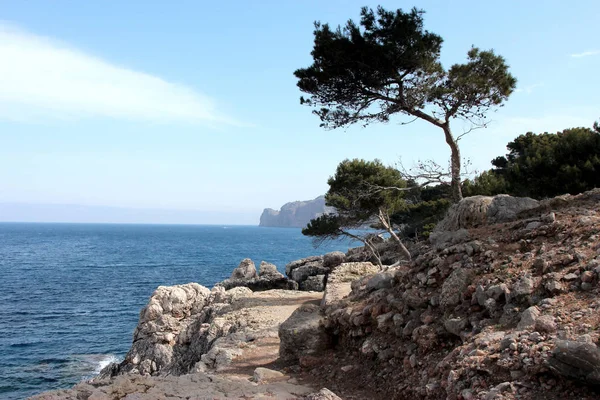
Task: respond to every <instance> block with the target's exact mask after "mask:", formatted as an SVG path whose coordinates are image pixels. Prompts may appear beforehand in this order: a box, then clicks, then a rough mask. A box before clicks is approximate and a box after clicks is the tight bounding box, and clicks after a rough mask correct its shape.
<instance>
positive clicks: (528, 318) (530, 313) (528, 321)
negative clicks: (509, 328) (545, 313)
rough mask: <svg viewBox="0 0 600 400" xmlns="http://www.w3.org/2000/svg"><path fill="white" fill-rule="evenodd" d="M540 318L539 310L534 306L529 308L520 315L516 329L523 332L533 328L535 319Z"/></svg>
mask: <svg viewBox="0 0 600 400" xmlns="http://www.w3.org/2000/svg"><path fill="white" fill-rule="evenodd" d="M539 316H540V310H539V308H537V307H536V306H533V307H529V308H528V309H527V310H525V311H523V313H522V314H521V321H519V324H518V325H517V329H519V330H524V329H529V328H533V327H534V326H535V322H536V320H537V318H538V317H539Z"/></svg>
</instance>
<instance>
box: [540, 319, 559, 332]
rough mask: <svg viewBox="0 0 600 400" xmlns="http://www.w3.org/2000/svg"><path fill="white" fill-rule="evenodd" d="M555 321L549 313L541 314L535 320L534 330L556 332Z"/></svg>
mask: <svg viewBox="0 0 600 400" xmlns="http://www.w3.org/2000/svg"><path fill="white" fill-rule="evenodd" d="M556 329H557V327H556V322H555V320H554V317H553V316H551V315H542V316H540V317H538V318H537V319H536V320H535V330H536V331H538V332H542V333H554V332H556Z"/></svg>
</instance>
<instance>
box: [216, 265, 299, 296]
mask: <svg viewBox="0 0 600 400" xmlns="http://www.w3.org/2000/svg"><path fill="white" fill-rule="evenodd" d="M216 286H220V287H223V288H224V289H225V290H230V289H233V288H236V287H246V288H248V289H250V290H252V291H253V292H260V291H265V290H271V289H284V290H298V283H296V282H295V281H293V280H291V279H288V278H286V277H285V276H284V275H283V274H282V273H281V272H279V271H278V270H277V267H276V266H275V265H273V264H271V263H268V262H265V261H261V263H260V269H259V273H258V275H257V273H256V266H255V265H254V262H253V261H252V260H251V259H249V258H245V259H243V260H242V262H241V263H240V265H239V266H238V267H237V268H236V269H234V270H233V273H232V274H231V278H229V279H225V280H224V281H222V282H219V283H217V285H216Z"/></svg>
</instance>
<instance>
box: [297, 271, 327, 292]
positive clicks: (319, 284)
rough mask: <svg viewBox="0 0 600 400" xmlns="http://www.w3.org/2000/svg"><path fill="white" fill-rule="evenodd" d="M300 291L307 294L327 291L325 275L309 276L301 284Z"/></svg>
mask: <svg viewBox="0 0 600 400" xmlns="http://www.w3.org/2000/svg"><path fill="white" fill-rule="evenodd" d="M300 290H303V291H305V292H322V291H324V290H325V275H315V276H309V277H308V278H307V279H306V280H305V281H304V282H302V283H301V284H300Z"/></svg>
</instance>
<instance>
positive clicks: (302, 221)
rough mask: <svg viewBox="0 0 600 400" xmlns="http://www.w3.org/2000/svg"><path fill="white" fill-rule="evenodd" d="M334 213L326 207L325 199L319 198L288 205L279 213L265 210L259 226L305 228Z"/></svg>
mask: <svg viewBox="0 0 600 400" xmlns="http://www.w3.org/2000/svg"><path fill="white" fill-rule="evenodd" d="M332 212H333V208H332V207H328V206H326V205H325V197H324V196H319V197H317V198H316V199H314V200H307V201H294V202H292V203H286V204H284V205H283V206H282V207H281V209H280V210H279V211H277V210H273V209H272V208H265V210H264V211H263V213H262V215H261V216H260V223H259V226H269V227H277V228H304V227H305V226H306V224H308V222H309V221H310V220H311V219H314V218H316V217H318V216H320V215H322V214H328V213H332Z"/></svg>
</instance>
